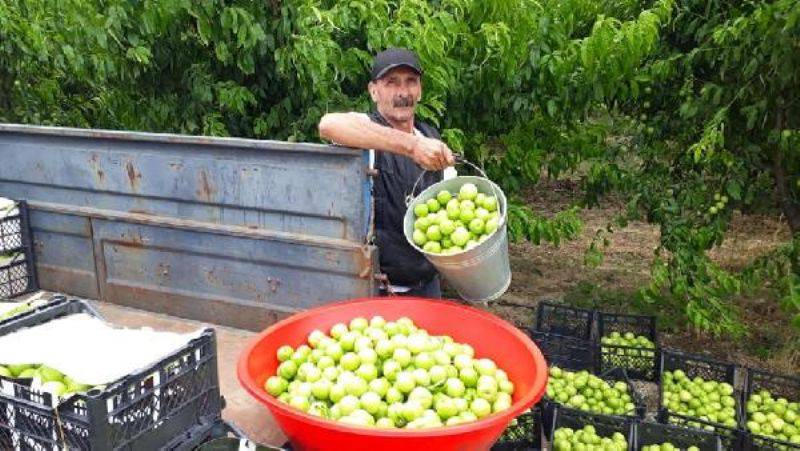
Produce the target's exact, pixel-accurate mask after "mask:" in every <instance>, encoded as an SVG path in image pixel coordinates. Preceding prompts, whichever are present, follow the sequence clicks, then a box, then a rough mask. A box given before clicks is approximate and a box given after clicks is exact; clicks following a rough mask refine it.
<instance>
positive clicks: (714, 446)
mask: <svg viewBox="0 0 800 451" xmlns="http://www.w3.org/2000/svg"><path fill="white" fill-rule="evenodd" d="M664 442H670V443H672V444H673V445H675V446H676V447H678V448H679V449H681V450H686V449H687V448H689V447H690V446H696V447H698V448H699V449H700V451H722V450H723V449H724V448H723V447H722V441H721V440H720V438H719V436H718V435H716V434H713V433H711V432H707V431H703V430H700V429H689V428H683V427H679V426H671V425H668V424H659V423H645V422H641V423H638V424H636V447H635V449H636V450H637V451H638V450H641V449H642V447H643V446H646V445H660V444H662V443H664Z"/></svg>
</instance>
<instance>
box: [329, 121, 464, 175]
mask: <svg viewBox="0 0 800 451" xmlns="http://www.w3.org/2000/svg"><path fill="white" fill-rule="evenodd" d="M319 135H320V136H321V137H322V138H323V139H327V140H328V141H332V142H335V143H336V144H339V145H342V146H347V147H355V148H358V149H378V150H384V151H388V152H392V153H396V154H399V155H404V156H407V157H410V158H411V159H413V160H414V161H415V162H417V164H419V165H420V166H422V167H423V168H425V169H428V170H439V169H443V168H445V167H448V166H452V165H453V162H454V160H453V153H452V152H451V151H450V148H449V147H447V144H445V143H443V142H442V141H439V140H437V139H430V138H426V137H424V136H416V135H414V134H411V133H405V132H402V131H400V130H396V129H394V128H391V127H385V126H383V125H380V124H376V123H374V122H372V121H371V120H370V119H369V117H368V116H367V115H366V114H363V113H328V114H326V115H325V116H323V117H322V119H321V120H320V121H319Z"/></svg>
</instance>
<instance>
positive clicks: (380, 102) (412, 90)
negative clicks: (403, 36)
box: [369, 66, 422, 122]
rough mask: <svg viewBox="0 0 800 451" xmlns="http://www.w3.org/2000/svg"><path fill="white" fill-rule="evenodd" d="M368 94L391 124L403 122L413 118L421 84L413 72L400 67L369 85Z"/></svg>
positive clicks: (420, 94)
mask: <svg viewBox="0 0 800 451" xmlns="http://www.w3.org/2000/svg"><path fill="white" fill-rule="evenodd" d="M369 94H370V96H371V97H372V101H373V102H375V104H376V105H377V107H378V111H379V112H380V113H381V114H382V115H383V117H385V118H386V119H387V120H389V121H391V122H405V121H408V120H410V119H411V118H413V117H414V110H415V109H416V106H417V102H419V100H420V99H421V98H422V83H421V80H420V77H419V75H418V74H417V73H416V72H414V70H412V69H410V68H408V67H405V66H400V67H396V68H394V69H392V70H390V71H389V72H387V73H386V74H385V75H384V76H383V77H381V78H379V79H378V80H375V81H371V82H370V83H369Z"/></svg>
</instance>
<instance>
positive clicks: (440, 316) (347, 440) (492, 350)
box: [238, 297, 547, 451]
mask: <svg viewBox="0 0 800 451" xmlns="http://www.w3.org/2000/svg"><path fill="white" fill-rule="evenodd" d="M374 315H381V316H383V317H384V318H385V319H386V320H387V321H391V320H395V319H397V318H400V317H402V316H408V317H409V318H411V319H412V320H413V321H414V322H415V323H416V324H417V325H418V326H420V327H422V328H424V329H426V330H428V332H430V333H431V334H438V335H445V334H446V335H450V336H451V337H453V339H454V340H456V341H457V342H459V343H468V344H470V345H472V347H473V348H474V349H475V356H476V357H488V358H490V359H492V360H494V361H495V362H496V363H497V365H498V366H499V367H500V368H502V369H504V370H505V371H506V372H507V373H508V377H509V379H510V380H511V381H512V382H513V383H514V387H515V388H514V395H513V404H512V406H511V408H510V409H508V410H506V411H504V412H500V413H496V414H492V415H490V416H488V417H486V418H483V419H481V420H479V421H475V422H472V423H468V424H463V425H458V426H448V427H441V428H432V429H423V430H402V429H389V430H386V429H373V428H360V427H355V426H348V425H345V424H340V423H337V422H334V421H329V420H325V419H322V418H318V417H315V416H312V415H308V414H305V413H303V412H301V411H299V410H296V409H293V408H291V407H289V406H288V405H286V404H283V403H281V402H279V401H278V400H277V399H275V398H273V397H272V396H270V395H269V394H268V393H267V392H266V391H265V390H264V388H263V387H264V382H265V381H266V379H267V378H268V377H269V376H271V375H273V374H275V371H276V369H277V367H278V363H279V362H278V359H277V357H276V351H277V349H278V348H279V347H280V346H282V345H285V344H288V345H291V346H292V347H297V346H299V345H300V344H303V343H305V342H306V338H307V337H308V334H309V333H310V332H311V331H312V330H314V329H320V330H322V331H325V332H326V333H327V331H328V330H330V327H331V326H333V325H334V324H336V323H338V322H345V323H349V321H350V320H351V319H352V318H355V317H357V316H362V317H365V318H370V317H372V316H374ZM238 376H239V381H240V383H241V384H242V386H243V387H244V388H245V389H246V390H247V391H248V392H249V393H250V394H251V395H252V396H253V397H255V398H256V399H257V400H258V401H260V402H261V403H263V404H264V405H265V406H267V408H268V409H269V411H270V412H271V413H272V415H273V416H274V418H275V420H276V421H277V423H278V425H279V426H280V427H281V429H283V432H284V434H286V436H287V437H289V440H290V441H291V443H292V448H293V449H296V450H302V451H311V450H314V451H316V450H347V451H362V450H363V451H378V450H380V451H394V450H397V451H400V450H403V451H408V450H414V451H422V450H424V451H438V450H459V451H462V450H463V451H466V450H487V449H489V448H490V447H491V446H492V444H493V443H494V442H496V441H497V439H498V438H499V437H500V435H501V434H502V433H503V430H504V429H505V428H506V427H507V426H508V424H509V422H510V421H511V420H512V419H513V418H515V417H517V416H519V415H520V414H521V413H523V412H524V411H526V410H527V409H529V408H530V407H531V406H533V405H534V404H535V403H536V402H538V401H539V399H540V398H541V397H542V394H543V393H544V390H545V386H546V384H547V364H546V363H545V360H544V357H543V356H542V353H541V352H540V351H539V349H538V348H537V347H536V345H535V344H533V342H532V341H531V340H530V339H529V338H528V337H527V336H526V335H525V334H524V333H522V332H521V331H520V330H519V329H517V328H516V327H514V326H512V325H511V324H509V323H507V322H505V321H503V320H501V319H500V318H498V317H496V316H494V315H492V314H490V313H487V312H485V311H482V310H478V309H475V308H472V307H467V306H464V305H461V304H457V303H455V302H451V301H442V300H433V299H421V298H385V297H384V298H365V299H356V300H353V301H345V302H338V303H334V304H329V305H326V306H324V307H319V308H316V309H313V310H308V311H305V312H302V313H299V314H296V315H294V316H292V317H290V318H287V319H285V320H283V321H281V322H278V323H276V324H274V325H273V326H271V327H269V328H268V329H266V330H265V331H263V332H261V334H260V335H258V337H256V338H255V339H254V340H253V342H252V343H251V344H250V345H249V346H248V347H247V348H246V349H245V350H244V352H243V353H242V355H241V356H240V357H239V365H238Z"/></svg>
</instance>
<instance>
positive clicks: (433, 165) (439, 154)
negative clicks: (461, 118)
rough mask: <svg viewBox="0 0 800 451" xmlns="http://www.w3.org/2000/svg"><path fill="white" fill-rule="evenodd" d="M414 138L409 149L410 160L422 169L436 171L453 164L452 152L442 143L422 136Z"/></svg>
mask: <svg viewBox="0 0 800 451" xmlns="http://www.w3.org/2000/svg"><path fill="white" fill-rule="evenodd" d="M416 138H417V140H416V142H415V143H414V147H412V148H411V158H412V159H413V160H414V161H415V162H416V163H417V164H418V165H420V166H422V167H423V168H424V169H427V170H429V171H438V170H440V169H444V168H446V167H448V166H452V165H453V164H454V163H455V158H453V152H452V151H451V150H450V148H449V147H447V144H445V143H444V142H442V141H439V140H438V139H431V138H426V137H424V136H417V137H416Z"/></svg>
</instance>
